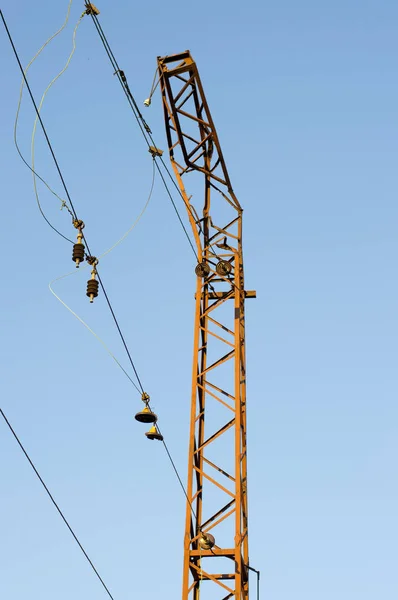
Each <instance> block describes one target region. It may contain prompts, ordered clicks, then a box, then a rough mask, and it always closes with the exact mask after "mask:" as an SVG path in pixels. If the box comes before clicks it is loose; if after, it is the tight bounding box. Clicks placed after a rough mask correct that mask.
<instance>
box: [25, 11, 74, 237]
mask: <svg viewBox="0 0 398 600" xmlns="http://www.w3.org/2000/svg"><path fill="white" fill-rule="evenodd" d="M72 1H73V0H69V4H68V10H67V13H66V18H65V21H64V23H63V24H62V26H61V27H60V28H59V29H58V31H56V32H55V33H54V34H53V35H51V36H50V37H49V38H48V40H47V41H46V42H44V44H43V45H42V46H41V47H40V48H39V50H38V51H37V52H36V54H35V55H34V57H33V58H32V59H31V60H30V61H29V63H28V65H27V66H26V68H25V70H24V74H25V76H26V74H27V72H28V71H29V69H30V67H31V66H32V64H33V63H34V61H35V60H36V59H37V57H38V56H39V55H40V54H41V53H42V51H43V50H44V48H45V47H46V46H48V44H49V43H50V42H51V41H52V40H53V39H54V38H56V37H57V36H58V35H59V34H60V33H61V32H62V31H63V30H64V29H65V27H66V25H67V24H68V21H69V17H70V9H71V6H72ZM24 85H25V78H24V77H22V82H21V87H20V91H19V99H18V107H17V113H16V116H15V122H14V144H15V147H16V149H17V152H18V154H19V156H20V158H21V160H22V161H23V162H24V163H25V165H26V166H27V167H28V169H30V170H31V171H32V173H34V175H35V176H36V177H37V178H38V179H40V181H41V182H42V183H44V185H45V186H46V187H47V189H48V190H49V191H50V192H51V193H52V194H53V195H54V196H56V197H57V198H58V200H60V201H61V203H63V202H64V200H63V199H62V198H61V197H60V196H58V194H57V193H56V192H54V190H53V189H52V188H51V187H50V186H49V184H48V183H47V182H46V181H45V180H44V179H43V177H41V176H40V175H39V174H38V173H37V172H36V171H35V170H34V169H33V168H32V166H31V165H30V164H29V163H28V161H27V160H25V157H24V156H23V154H22V152H21V149H20V147H19V144H18V136H17V128H18V120H19V113H20V109H21V102H22V95H23V88H24ZM36 200H37V202H38V207H39V210H40V213H41V215H42V217H43V218H44V220H45V221H46V223H47V224H48V225H49V226H50V227H51V228H52V229H53V230H54V231H55V232H56V233H57V234H58V235H60V236H61V237H62V238H64V239H65V240H66V241H68V242H70V243H71V244H73V241H72V240H71V239H69V238H68V237H67V236H65V235H64V234H63V233H61V232H60V231H59V230H58V229H57V228H56V227H54V226H53V225H52V223H51V222H50V221H49V220H48V218H47V217H46V215H45V214H44V211H43V209H42V207H41V204H40V202H39V200H38V198H37V197H36Z"/></svg>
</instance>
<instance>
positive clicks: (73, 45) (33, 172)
mask: <svg viewBox="0 0 398 600" xmlns="http://www.w3.org/2000/svg"><path fill="white" fill-rule="evenodd" d="M85 14H86V13H85V12H84V13H83V14H82V15H81V16H80V18H79V20H78V22H77V23H76V25H75V28H74V30H73V35H72V51H71V53H70V54H69V56H68V60H67V61H66V64H65V66H64V67H63V69H61V71H60V72H59V73H58V75H57V76H56V77H54V79H53V80H52V81H51V82H50V83H49V84H48V86H47V87H46V89H45V91H44V93H43V95H42V97H41V100H40V104H39V106H38V112H37V114H36V118H35V121H34V124H33V131H32V141H31V159H32V168H31V171H32V175H33V188H34V191H35V196H36V201H37V204H38V206H39V208H40V209H41V205H40V200H39V193H38V191H37V184H36V173H35V137H36V130H37V123H38V120H39V116H40V111H41V109H42V106H43V102H44V99H45V97H46V96H47V93H48V92H49V90H50V89H51V87H52V86H53V85H54V83H55V82H56V81H57V80H58V79H59V78H60V77H61V75H63V74H64V73H65V71H66V69H67V68H68V67H69V64H70V61H71V60H72V57H73V55H74V53H75V50H76V33H77V30H78V28H79V25H80V23H81V22H82V20H83V17H84V15H85ZM25 72H26V69H25ZM47 187H49V186H47ZM49 189H50V191H52V190H51V188H49ZM55 195H56V196H57V197H58V198H59V196H58V195H57V194H55ZM59 200H60V201H61V209H62V208H64V207H65V208H66V209H67V211H68V213H69V214H70V216H71V217H72V219H73V217H74V215H73V213H72V210H71V209H70V207H69V206H68V204H67V202H66V201H65V200H63V199H62V198H59ZM40 212H42V211H41V210H40Z"/></svg>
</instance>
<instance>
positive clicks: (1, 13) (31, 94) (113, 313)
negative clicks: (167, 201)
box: [0, 9, 144, 393]
mask: <svg viewBox="0 0 398 600" xmlns="http://www.w3.org/2000/svg"><path fill="white" fill-rule="evenodd" d="M0 16H1V19H2V21H3V24H4V28H5V30H6V32H7V35H8V39H9V41H10V44H11V47H12V49H13V51H14V54H15V58H16V59H17V62H18V66H19V69H20V71H21V73H22V76H23V78H24V82H25V85H26V88H27V90H28V92H29V95H30V99H31V101H32V104H33V106H34V108H35V111H36V114H37V117H38V119H39V122H40V125H41V128H42V130H43V133H44V136H45V138H46V141H47V145H48V147H49V149H50V152H51V155H52V158H53V160H54V163H55V166H56V168H57V171H58V174H59V177H60V179H61V182H62V185H63V188H64V190H65V194H66V196H67V198H68V200H69V204H70V207H71V209H72V211H73V216H74V217H75V219H76V220H78V218H77V213H76V210H75V207H74V205H73V202H72V199H71V197H70V195H69V191H68V188H67V187H66V183H65V180H64V178H63V175H62V172H61V169H60V166H59V164H58V161H57V158H56V156H55V153H54V150H53V147H52V145H51V142H50V139H49V137H48V134H47V131H46V128H45V126H44V123H43V120H42V118H41V115H40V112H39V110H38V108H37V104H36V102H35V99H34V96H33V93H32V90H31V88H30V85H29V82H28V80H27V77H26V75H25V72H24V70H23V67H22V64H21V61H20V59H19V55H18V52H17V49H16V47H15V44H14V42H13V39H12V37H11V33H10V31H9V29H8V26H7V23H6V20H5V18H4V15H3V11H2V10H1V9H0ZM46 220H47V219H46ZM49 225H50V226H51V227H52V225H51V223H49ZM53 229H54V228H53ZM60 235H62V234H60ZM62 237H64V236H62ZM83 239H84V241H85V243H86V247H87V251H88V254H89V255H91V252H90V247H89V245H88V242H87V238H86V236H85V235H84V234H83ZM97 275H98V281H99V283H100V286H101V289H102V291H103V293H104V296H105V299H106V302H107V304H108V307H109V310H110V312H111V314H112V317H113V320H114V322H115V325H116V328H117V330H118V332H119V335H120V338H121V340H122V342H123V345H124V347H125V350H126V353H127V356H128V358H129V361H130V364H131V366H132V368H133V371H134V374H135V376H136V377H137V381H138V383H139V385H140V388H141V391H142V393H144V388H143V386H142V383H141V380H140V378H139V376H138V373H137V369H136V367H135V364H134V361H133V359H132V357H131V354H130V351H129V349H128V347H127V344H126V340H125V338H124V336H123V334H122V331H121V328H120V325H119V323H118V320H117V318H116V315H115V312H114V310H113V308H112V305H111V302H110V300H109V297H108V294H107V293H106V290H105V287H104V284H103V282H102V279H101V277H100V275H99V273H98V270H97Z"/></svg>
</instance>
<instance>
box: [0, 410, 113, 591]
mask: <svg viewBox="0 0 398 600" xmlns="http://www.w3.org/2000/svg"><path fill="white" fill-rule="evenodd" d="M0 413H1V416H2V417H3V419H4V421H5V423H6V425H7V426H8V428H9V430H10V431H11V433H12V435H13V436H14V438H15V440H16V441H17V443H18V445H19V447H20V449H21V450H22V452H23V453H24V455H25V458H26V460H27V461H28V462H29V464H30V466H31V467H32V469H33V471H34V472H35V475H36V477H37V478H38V480H39V481H40V483H41V485H42V486H43V488H44V489H45V491H46V493H47V495H48V497H49V498H50V500H51V502H52V503H53V505H54V506H55V508H56V509H57V511H58V514H59V515H60V517H61V518H62V520H63V522H64V523H65V525H66V526H67V528H68V529H69V532H70V533H71V535H72V536H73V539H74V540H75V542H76V543H77V545H78V546H79V548H80V550H81V551H82V552H83V554H84V556H85V558H86V560H87V561H88V563H89V564H90V566H91V568H92V569H93V571H94V573H95V575H96V576H97V578H98V579H99V581H100V582H101V584H102V586H103V588H104V589H105V591H106V593H107V594H108V596H109V598H111V600H114V598H113V596H112V594H111V592H110V591H109V588H108V587H107V585H106V584H105V582H104V580H103V579H102V577H101V575H100V574H99V572H98V570H97V569H96V567H95V566H94V563H93V562H92V560H91V558H90V557H89V555H88V554H87V552H86V550H85V549H84V547H83V545H82V544H81V542H80V540H79V538H78V537H77V535H76V534H75V532H74V530H73V529H72V527H71V525H70V524H69V521H68V520H67V519H66V517H65V515H64V513H63V512H62V510H61V509H60V507H59V505H58V504H57V502H56V501H55V499H54V496H53V495H52V493H51V492H50V490H49V489H48V487H47V485H46V484H45V482H44V480H43V478H42V477H41V475H40V473H39V471H38V470H37V468H36V467H35V465H34V463H33V461H32V459H31V458H30V456H29V454H28V453H27V451H26V450H25V448H24V446H23V445H22V442H21V440H20V439H19V437H18V436H17V434H16V433H15V430H14V429H13V427H12V426H11V423H10V422H9V420H8V419H7V417H6V415H5V414H4V411H3V410H2V409H1V408H0Z"/></svg>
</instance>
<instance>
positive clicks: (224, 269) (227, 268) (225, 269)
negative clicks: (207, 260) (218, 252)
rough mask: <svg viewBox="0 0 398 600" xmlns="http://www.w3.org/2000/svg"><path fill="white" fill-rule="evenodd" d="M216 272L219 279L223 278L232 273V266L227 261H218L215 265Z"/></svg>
mask: <svg viewBox="0 0 398 600" xmlns="http://www.w3.org/2000/svg"><path fill="white" fill-rule="evenodd" d="M216 271H217V273H218V274H219V275H221V277H225V276H226V275H229V274H230V272H231V271H232V265H231V263H230V262H229V261H228V260H220V261H219V262H218V263H217V265H216Z"/></svg>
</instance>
